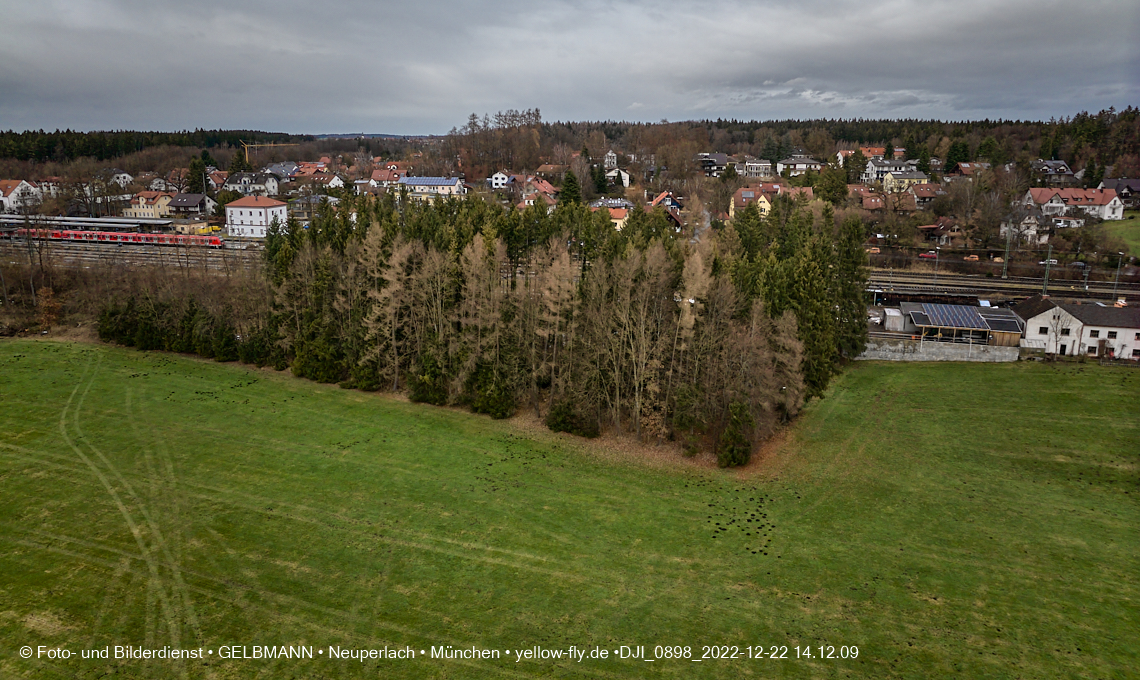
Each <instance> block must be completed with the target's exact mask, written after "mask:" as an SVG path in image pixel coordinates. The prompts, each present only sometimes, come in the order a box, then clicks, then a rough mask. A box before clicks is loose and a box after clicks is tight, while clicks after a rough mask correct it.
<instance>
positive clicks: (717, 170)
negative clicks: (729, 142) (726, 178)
mask: <svg viewBox="0 0 1140 680" xmlns="http://www.w3.org/2000/svg"><path fill="white" fill-rule="evenodd" d="M697 163H698V164H699V165H700V167H701V172H703V173H705V176H706V177H720V176H721V174H722V173H723V172H724V171H725V170H727V169H728V154H723V153H708V152H702V153H699V154H697Z"/></svg>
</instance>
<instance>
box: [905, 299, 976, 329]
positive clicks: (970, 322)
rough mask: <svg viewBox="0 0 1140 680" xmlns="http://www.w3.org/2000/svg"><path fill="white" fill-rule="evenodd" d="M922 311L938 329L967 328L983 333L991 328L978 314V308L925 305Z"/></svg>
mask: <svg viewBox="0 0 1140 680" xmlns="http://www.w3.org/2000/svg"><path fill="white" fill-rule="evenodd" d="M922 311H923V313H925V314H926V316H928V317H929V318H930V322H931V323H930V325H932V326H937V327H938V328H966V329H972V330H982V331H986V330H989V328H990V327H989V326H988V325H986V320H985V319H983V318H982V315H981V314H978V310H977V308H976V307H966V306H964V305H936V304H923V305H922ZM915 325H918V324H917V323H916V324H915Z"/></svg>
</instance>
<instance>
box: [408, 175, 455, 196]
mask: <svg viewBox="0 0 1140 680" xmlns="http://www.w3.org/2000/svg"><path fill="white" fill-rule="evenodd" d="M399 186H400V188H401V189H404V188H407V190H408V195H409V196H410V197H411V198H412V199H414V200H417V201H425V200H426V201H433V200H435V199H436V197H438V196H459V195H462V194H465V193H467V189H466V187H464V186H463V182H462V181H461V180H460V179H459V178H458V177H401V178H400V182H399Z"/></svg>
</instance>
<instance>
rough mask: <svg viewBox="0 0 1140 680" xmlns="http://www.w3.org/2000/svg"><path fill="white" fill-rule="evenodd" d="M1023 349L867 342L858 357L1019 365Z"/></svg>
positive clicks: (894, 341)
mask: <svg viewBox="0 0 1140 680" xmlns="http://www.w3.org/2000/svg"><path fill="white" fill-rule="evenodd" d="M1019 353H1020V348H1018V347H994V346H990V345H961V344H956V343H949V342H922V343H920V342H919V341H918V340H880V339H871V340H869V341H867V349H866V351H864V352H863V353H862V354H860V355H859V356H857V357H856V360H863V361H980V362H998V361H1017V357H1018V354H1019Z"/></svg>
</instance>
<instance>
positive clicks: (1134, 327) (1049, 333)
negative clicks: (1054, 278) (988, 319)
mask: <svg viewBox="0 0 1140 680" xmlns="http://www.w3.org/2000/svg"><path fill="white" fill-rule="evenodd" d="M1012 309H1013V311H1014V312H1016V313H1017V315H1018V316H1019V317H1021V318H1022V319H1024V320H1025V337H1024V338H1023V339H1022V341H1021V346H1022V347H1029V348H1033V349H1043V350H1045V352H1046V353H1048V354H1059V355H1062V356H1081V355H1084V356H1095V357H1105V358H1114V359H1131V360H1134V361H1140V308H1137V307H1114V306H1111V305H1107V304H1105V303H1103V302H1094V303H1084V304H1063V303H1057V302H1054V301H1053V300H1052V299H1050V298H1049V297H1045V296H1042V295H1034V296H1033V297H1030V298H1028V299H1026V300H1024V301H1023V302H1021V303H1019V304H1016V305H1014V306H1013V308H1012Z"/></svg>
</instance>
